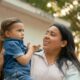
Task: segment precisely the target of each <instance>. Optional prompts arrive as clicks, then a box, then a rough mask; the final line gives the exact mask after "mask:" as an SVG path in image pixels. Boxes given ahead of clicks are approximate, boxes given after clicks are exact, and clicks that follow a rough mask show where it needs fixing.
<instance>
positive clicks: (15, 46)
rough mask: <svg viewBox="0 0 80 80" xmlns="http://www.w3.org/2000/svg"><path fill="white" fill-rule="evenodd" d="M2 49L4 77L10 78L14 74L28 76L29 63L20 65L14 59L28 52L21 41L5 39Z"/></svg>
mask: <svg viewBox="0 0 80 80" xmlns="http://www.w3.org/2000/svg"><path fill="white" fill-rule="evenodd" d="M3 47H4V49H5V53H4V58H5V63H4V73H5V74H4V76H6V75H7V76H8V75H9V76H10V75H11V74H15V73H16V74H18V75H19V74H20V75H30V62H29V63H28V64H26V65H21V64H20V63H18V62H17V60H16V59H15V58H17V57H19V56H22V55H24V54H25V53H26V52H27V50H28V49H27V48H26V47H25V45H24V43H23V41H22V40H18V39H6V40H5V41H4V44H3ZM25 80H26V79H25ZM27 80H28V79H27Z"/></svg>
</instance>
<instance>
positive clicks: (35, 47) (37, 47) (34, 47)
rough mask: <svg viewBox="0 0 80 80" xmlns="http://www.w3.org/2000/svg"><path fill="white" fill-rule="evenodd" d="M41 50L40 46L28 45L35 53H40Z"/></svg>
mask: <svg viewBox="0 0 80 80" xmlns="http://www.w3.org/2000/svg"><path fill="white" fill-rule="evenodd" d="M39 48H40V45H38V44H31V43H28V49H31V50H33V51H34V52H35V51H38V50H39Z"/></svg>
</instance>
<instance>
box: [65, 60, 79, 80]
mask: <svg viewBox="0 0 80 80" xmlns="http://www.w3.org/2000/svg"><path fill="white" fill-rule="evenodd" d="M67 65H68V67H67V68H66V70H65V80H80V71H78V69H77V67H76V66H75V65H74V64H73V63H72V62H71V61H67Z"/></svg>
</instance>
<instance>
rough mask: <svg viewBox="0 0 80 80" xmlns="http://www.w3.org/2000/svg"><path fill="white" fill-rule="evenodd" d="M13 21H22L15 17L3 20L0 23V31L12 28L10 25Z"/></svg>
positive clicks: (3, 31)
mask: <svg viewBox="0 0 80 80" xmlns="http://www.w3.org/2000/svg"><path fill="white" fill-rule="evenodd" d="M15 23H22V21H21V20H20V19H18V18H15V17H14V18H7V19H5V20H3V21H2V23H1V33H2V34H4V33H5V31H8V30H10V29H11V28H12V27H11V26H12V25H13V24H15Z"/></svg>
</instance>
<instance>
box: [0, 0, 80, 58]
mask: <svg viewBox="0 0 80 80" xmlns="http://www.w3.org/2000/svg"><path fill="white" fill-rule="evenodd" d="M10 17H17V18H20V19H21V20H22V21H23V23H24V25H25V39H24V41H25V43H27V42H28V41H31V42H33V43H40V44H42V38H43V35H44V33H45V31H46V29H47V28H48V27H49V26H50V25H52V24H53V23H54V22H58V23H62V24H64V25H65V26H66V27H68V28H69V29H70V30H71V31H72V33H73V36H74V41H75V45H76V54H77V56H78V57H79V58H80V0H0V22H1V21H2V20H4V19H5V18H10Z"/></svg>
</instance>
